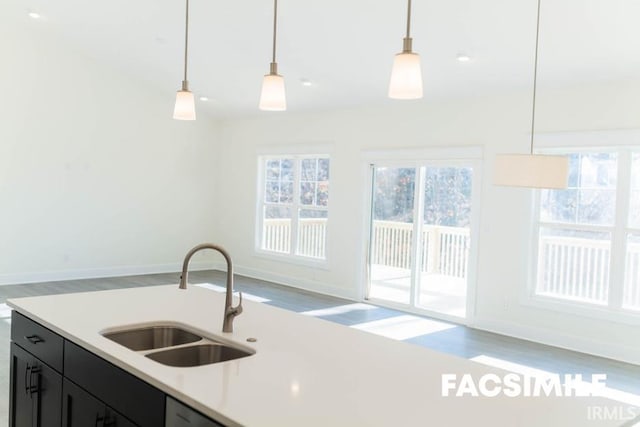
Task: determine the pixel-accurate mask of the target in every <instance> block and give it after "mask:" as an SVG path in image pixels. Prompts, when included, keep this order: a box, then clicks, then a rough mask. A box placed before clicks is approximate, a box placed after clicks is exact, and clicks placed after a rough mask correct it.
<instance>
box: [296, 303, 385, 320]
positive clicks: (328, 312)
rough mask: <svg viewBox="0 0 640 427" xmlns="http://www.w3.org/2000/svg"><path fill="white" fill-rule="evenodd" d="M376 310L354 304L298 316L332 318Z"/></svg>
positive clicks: (365, 305) (360, 304) (322, 309)
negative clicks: (355, 312) (353, 312)
mask: <svg viewBox="0 0 640 427" xmlns="http://www.w3.org/2000/svg"><path fill="white" fill-rule="evenodd" d="M377 308H378V307H376V306H373V305H369V304H362V303H356V304H345V305H338V306H336V307H329V308H321V309H319V310H309V311H303V312H301V313H300V314H305V315H307V316H316V317H321V316H333V315H335V314H344V313H349V312H351V311H364V310H375V309H377Z"/></svg>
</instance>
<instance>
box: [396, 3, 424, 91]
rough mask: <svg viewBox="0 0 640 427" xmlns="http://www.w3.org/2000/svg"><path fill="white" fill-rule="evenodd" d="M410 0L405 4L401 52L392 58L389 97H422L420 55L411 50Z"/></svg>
mask: <svg viewBox="0 0 640 427" xmlns="http://www.w3.org/2000/svg"><path fill="white" fill-rule="evenodd" d="M410 31H411V0H408V6H407V36H406V37H405V38H404V40H403V45H402V52H400V53H398V54H397V55H396V56H395V59H394V60H393V69H392V70H391V81H390V82H389V98H393V99H419V98H422V70H421V68H420V55H418V54H417V53H415V52H412V50H411V44H412V39H411V36H410Z"/></svg>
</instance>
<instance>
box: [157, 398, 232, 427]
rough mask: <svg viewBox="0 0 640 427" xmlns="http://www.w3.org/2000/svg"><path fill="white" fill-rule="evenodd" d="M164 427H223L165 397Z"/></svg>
mask: <svg viewBox="0 0 640 427" xmlns="http://www.w3.org/2000/svg"><path fill="white" fill-rule="evenodd" d="M166 420H167V421H166V424H165V427H223V425H222V424H218V423H217V422H215V421H213V420H212V419H210V418H208V417H205V416H204V415H202V414H200V413H199V412H197V411H195V410H193V409H191V408H190V407H188V406H186V405H184V404H182V403H180V402H178V401H177V400H175V399H172V398H171V397H168V396H167V418H166Z"/></svg>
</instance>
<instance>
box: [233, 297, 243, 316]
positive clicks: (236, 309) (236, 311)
mask: <svg viewBox="0 0 640 427" xmlns="http://www.w3.org/2000/svg"><path fill="white" fill-rule="evenodd" d="M238 296H239V297H240V302H239V303H238V305H236V306H235V307H232V309H233V313H234V315H236V316H237V315H238V314H240V313H242V292H238Z"/></svg>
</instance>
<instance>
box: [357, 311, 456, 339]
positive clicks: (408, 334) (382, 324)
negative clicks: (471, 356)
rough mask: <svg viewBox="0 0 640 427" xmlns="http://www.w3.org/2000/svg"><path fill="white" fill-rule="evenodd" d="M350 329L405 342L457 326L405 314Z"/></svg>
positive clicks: (361, 324) (360, 324)
mask: <svg viewBox="0 0 640 427" xmlns="http://www.w3.org/2000/svg"><path fill="white" fill-rule="evenodd" d="M351 327H352V328H355V329H360V330H361V331H366V332H371V333H373V334H377V335H382V336H384V337H387V338H393V339H396V340H406V339H409V338H415V337H419V336H421V335H428V334H432V333H435V332H440V331H446V330H448V329H453V328H456V327H457V326H456V325H452V324H450V323H444V322H439V321H437V320H429V319H424V318H421V317H416V316H411V315H408V314H407V315H403V316H395V317H391V318H389V319H382V320H375V321H372V322H366V323H359V324H357V325H353V326H351Z"/></svg>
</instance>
